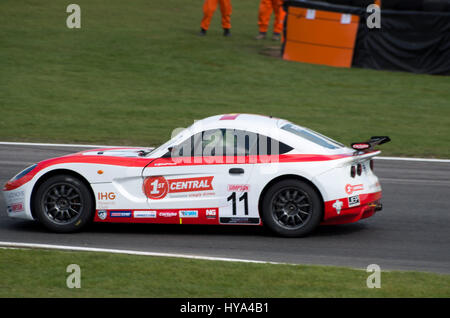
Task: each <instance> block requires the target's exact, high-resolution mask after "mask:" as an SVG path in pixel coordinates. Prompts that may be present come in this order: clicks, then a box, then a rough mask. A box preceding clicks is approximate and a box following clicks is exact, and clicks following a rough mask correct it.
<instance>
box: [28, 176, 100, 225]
mask: <svg viewBox="0 0 450 318" xmlns="http://www.w3.org/2000/svg"><path fill="white" fill-rule="evenodd" d="M33 208H34V215H35V217H36V219H37V220H38V221H39V222H40V223H42V224H43V225H44V226H45V227H46V228H47V229H49V230H51V231H54V232H59V233H70V232H75V231H78V230H80V229H81V228H82V227H84V226H85V225H86V224H88V223H89V222H90V221H91V220H92V217H93V213H94V203H93V198H92V194H91V192H90V190H89V188H88V187H87V186H86V185H85V184H84V183H83V182H82V181H81V180H79V179H78V178H76V177H73V176H71V175H56V176H52V177H50V178H49V179H47V180H46V181H44V182H43V183H42V184H41V185H40V186H39V188H38V189H37V191H36V193H35V195H34V199H33Z"/></svg>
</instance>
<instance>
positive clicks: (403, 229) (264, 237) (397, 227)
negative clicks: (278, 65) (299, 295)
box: [0, 145, 450, 274]
mask: <svg viewBox="0 0 450 318" xmlns="http://www.w3.org/2000/svg"><path fill="white" fill-rule="evenodd" d="M82 149H83V148H71V147H70V148H68V147H50V146H17V145H14V146H13V145H0V183H1V184H2V185H3V184H4V183H5V182H6V181H7V180H8V179H10V178H11V177H12V176H14V175H15V174H16V173H17V172H19V171H20V170H22V169H23V168H25V167H26V166H28V165H30V164H32V163H34V162H37V161H40V160H43V159H47V158H51V157H56V156H61V155H66V154H69V153H73V152H76V151H79V150H82ZM375 173H376V174H377V175H378V176H379V177H380V180H381V184H382V187H383V207H384V208H383V211H381V212H378V213H377V214H376V215H375V216H373V217H371V218H369V219H366V220H362V221H359V222H357V223H354V224H347V225H339V226H321V227H319V229H318V230H317V231H316V232H315V233H314V234H312V235H311V236H309V237H306V238H280V237H274V236H272V235H271V234H270V233H269V232H268V231H267V230H265V229H264V228H262V227H252V226H195V225H146V224H127V225H125V224H124V225H122V224H92V225H91V226H90V227H89V228H87V229H86V230H85V231H83V232H81V233H76V234H54V233H49V232H48V231H46V230H45V229H44V228H43V227H41V226H40V225H39V224H38V223H36V222H33V221H22V220H15V219H10V218H8V217H7V215H6V206H5V202H4V200H3V196H0V241H8V242H23V243H40V244H58V245H73V246H82V247H96V248H109V249H126V250H136V251H146V252H158V253H180V254H192V255H201V256H209V257H229V258H238V259H249V260H262V261H272V262H285V263H296V264H321V265H338V266H348V267H353V268H363V269H365V268H366V267H367V266H368V265H369V264H378V265H379V266H380V267H381V269H382V270H419V271H428V272H437V273H447V274H449V273H450V228H449V226H450V163H445V162H438V163H434V162H433V163H430V162H410V161H391V160H377V161H376V162H375Z"/></svg>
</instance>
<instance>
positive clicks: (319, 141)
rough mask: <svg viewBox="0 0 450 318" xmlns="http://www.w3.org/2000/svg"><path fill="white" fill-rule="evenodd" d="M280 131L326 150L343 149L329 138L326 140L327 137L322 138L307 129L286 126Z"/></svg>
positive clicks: (338, 143)
mask: <svg viewBox="0 0 450 318" xmlns="http://www.w3.org/2000/svg"><path fill="white" fill-rule="evenodd" d="M281 129H283V130H286V131H289V132H290V133H293V134H294V135H297V136H299V137H301V138H304V139H306V140H309V141H311V142H313V143H315V144H316V145H319V146H322V147H325V148H328V149H339V148H342V147H345V146H344V145H343V144H341V143H340V142H337V141H335V140H333V139H331V138H328V137H327V136H324V135H322V134H319V133H318V132H315V131H313V130H311V129H308V128H303V127H299V126H297V125H294V124H286V125H284V126H283V127H281Z"/></svg>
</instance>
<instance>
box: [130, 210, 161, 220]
mask: <svg viewBox="0 0 450 318" xmlns="http://www.w3.org/2000/svg"><path fill="white" fill-rule="evenodd" d="M133 217H134V218H136V219H140V218H141V219H154V218H156V211H134V212H133Z"/></svg>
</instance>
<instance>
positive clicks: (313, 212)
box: [261, 179, 323, 237]
mask: <svg viewBox="0 0 450 318" xmlns="http://www.w3.org/2000/svg"><path fill="white" fill-rule="evenodd" d="M261 210H262V219H263V222H264V224H265V225H266V226H267V227H268V228H269V229H270V230H272V231H273V232H275V233H276V234H278V235H281V236H286V237H301V236H305V235H308V234H310V233H311V232H312V231H313V230H314V229H315V228H316V227H317V226H318V225H319V223H320V221H321V219H322V213H323V212H322V210H323V207H322V202H321V198H320V196H319V194H318V193H317V191H316V189H314V188H313V187H312V186H311V185H309V184H308V183H306V182H303V181H301V180H297V179H286V180H282V181H280V182H277V183H275V184H274V185H272V186H271V187H270V188H269V189H268V190H267V192H266V193H265V195H264V198H263V200H262V209H261Z"/></svg>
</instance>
